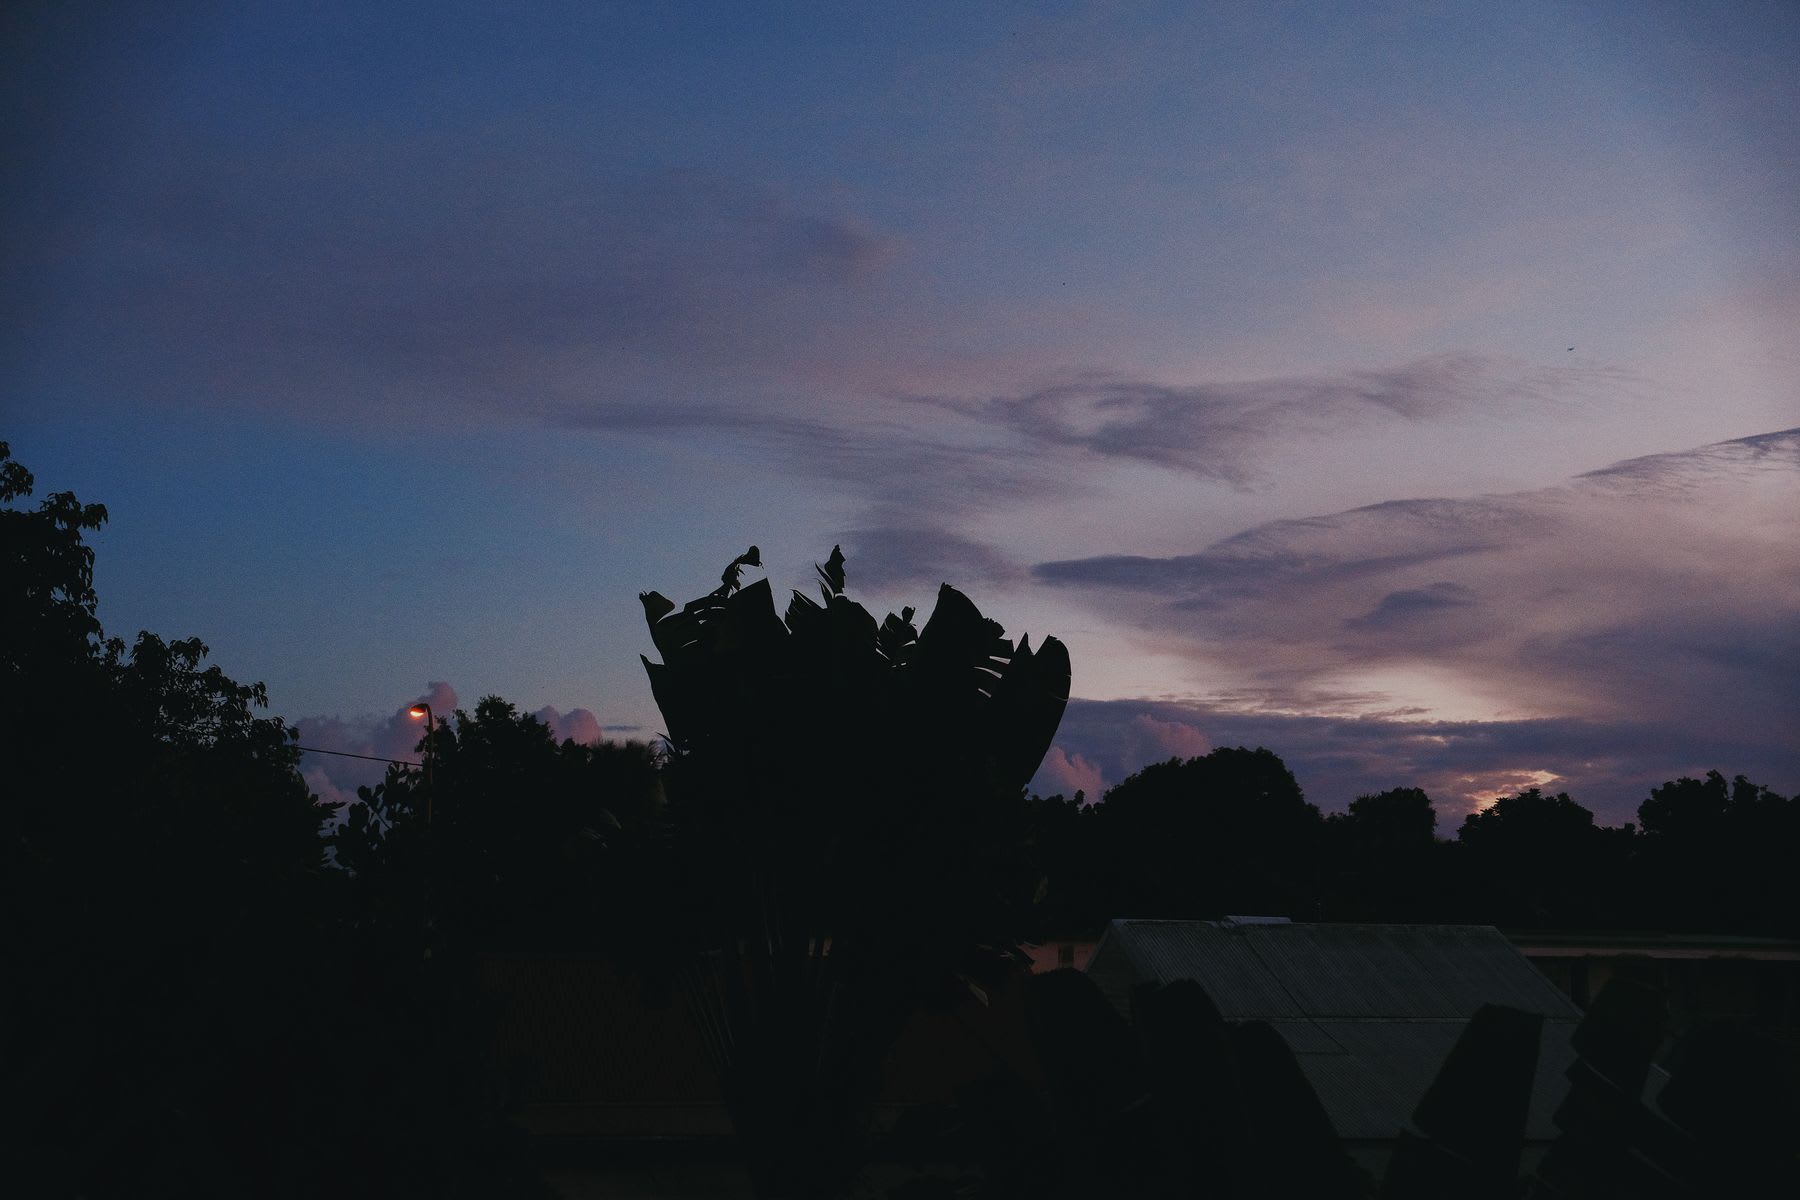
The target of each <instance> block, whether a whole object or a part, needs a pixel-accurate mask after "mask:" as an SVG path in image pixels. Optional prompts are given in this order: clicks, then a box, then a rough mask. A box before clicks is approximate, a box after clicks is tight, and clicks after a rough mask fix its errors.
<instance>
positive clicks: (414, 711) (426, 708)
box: [406, 701, 436, 825]
mask: <svg viewBox="0 0 1800 1200" xmlns="http://www.w3.org/2000/svg"><path fill="white" fill-rule="evenodd" d="M406 712H407V715H408V716H413V717H424V718H425V824H426V825H430V824H431V807H432V801H433V800H434V799H435V797H434V796H433V795H432V792H433V790H434V789H433V788H432V786H431V758H432V755H431V735H432V733H433V731H434V730H435V729H436V726H434V725H433V724H432V723H431V705H429V704H426V703H425V702H424V701H420V702H419V703H418V704H415V705H413V706H412V707H411V708H409V709H407V710H406Z"/></svg>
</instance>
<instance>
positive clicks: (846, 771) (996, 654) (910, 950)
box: [642, 547, 1069, 1195]
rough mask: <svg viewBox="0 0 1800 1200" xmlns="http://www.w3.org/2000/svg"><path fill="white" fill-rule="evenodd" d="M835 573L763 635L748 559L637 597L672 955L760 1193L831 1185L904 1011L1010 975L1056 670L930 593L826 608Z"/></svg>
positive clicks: (1055, 713) (1063, 693)
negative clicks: (918, 618)
mask: <svg viewBox="0 0 1800 1200" xmlns="http://www.w3.org/2000/svg"><path fill="white" fill-rule="evenodd" d="M844 562H845V560H844V556H843V554H842V552H841V551H840V550H838V549H835V548H834V549H833V551H832V554H831V558H830V560H829V561H828V562H827V563H826V564H825V565H823V566H821V567H819V568H818V573H819V580H820V585H819V595H820V599H819V600H817V601H815V600H813V599H812V598H810V597H808V596H805V595H803V594H801V593H799V592H796V593H794V596H793V599H792V600H791V602H790V603H789V605H788V607H787V611H786V615H785V619H784V618H783V617H782V616H781V615H778V614H777V612H776V610H775V606H774V602H773V598H772V595H771V592H770V589H769V585H768V582H767V581H766V580H762V581H758V582H756V583H754V584H751V585H749V586H747V587H746V586H742V585H741V573H742V570H743V568H745V567H747V566H759V565H760V556H759V554H758V552H757V550H756V548H755V547H751V549H750V550H749V551H748V552H747V553H746V554H744V555H741V556H740V557H739V558H737V559H735V560H734V561H733V562H732V563H731V564H730V565H729V566H728V567H727V568H726V570H725V572H724V574H723V577H722V579H721V582H720V586H719V587H718V588H716V589H715V590H713V591H712V592H710V593H708V594H707V595H705V596H702V597H700V598H699V599H697V600H694V601H692V602H691V603H689V604H687V605H685V606H684V607H681V608H679V609H678V608H676V606H675V605H674V604H673V603H672V602H670V601H669V600H667V599H665V598H663V597H662V596H661V595H659V594H657V593H655V592H649V593H646V594H645V595H644V596H643V598H642V599H643V604H644V611H645V615H646V617H647V619H648V621H649V624H650V634H651V638H652V640H653V641H654V642H655V645H656V648H657V650H658V651H659V652H660V653H661V655H662V659H663V661H662V662H660V663H657V662H652V661H651V660H649V659H648V658H646V659H645V660H644V663H645V667H646V670H647V671H648V672H649V675H650V682H651V687H652V689H653V691H654V693H655V696H656V701H657V704H658V706H659V707H660V708H661V710H662V713H663V716H664V719H665V720H666V721H667V722H668V734H669V739H670V745H671V748H672V758H671V761H670V764H669V772H668V787H669V800H670V816H671V821H672V826H671V840H672V844H673V846H674V847H675V848H676V853H675V855H674V856H673V857H672V859H671V863H672V865H674V864H678V868H677V869H678V871H679V874H678V875H672V878H671V881H670V882H671V883H672V884H673V887H672V890H671V891H670V892H669V893H665V895H666V896H667V900H666V905H667V907H666V909H665V913H666V916H667V919H668V920H669V922H670V930H669V940H670V944H671V946H672V947H674V948H677V949H679V950H682V951H685V952H690V953H697V954H699V955H701V956H702V957H701V958H700V960H699V961H700V962H701V963H702V964H703V967H702V969H700V970H699V971H698V972H697V973H696V974H694V975H693V976H691V977H690V989H689V991H690V995H691V996H692V997H693V1000H694V1002H695V1004H696V1008H697V1012H698V1015H699V1017H700V1019H701V1023H702V1027H703V1028H704V1029H706V1030H707V1031H709V1033H710V1034H711V1035H712V1037H711V1050H712V1052H713V1054H714V1057H715V1062H716V1065H717V1066H718V1068H719V1070H720V1073H721V1079H722V1082H723V1084H724V1086H725V1090H726V1096H727V1100H728V1103H729V1104H730V1106H731V1109H732V1114H733V1118H734V1121H735V1124H736V1127H737V1129H738V1132H739V1134H740V1137H741V1139H742V1141H743V1144H744V1146H745V1149H746V1152H747V1154H748V1155H749V1158H750V1165H751V1170H752V1177H753V1179H754V1180H755V1182H756V1185H757V1187H758V1189H759V1191H761V1192H762V1193H763V1194H769V1195H774V1194H790V1193H791V1194H801V1195H826V1194H832V1193H834V1192H836V1191H837V1190H838V1189H839V1188H841V1187H842V1186H843V1184H844V1183H845V1182H846V1180H847V1178H848V1176H849V1174H850V1173H851V1172H852V1171H853V1170H854V1168H855V1164H856V1155H857V1153H858V1150H859V1147H860V1140H861V1138H862V1137H863V1136H864V1132H865V1122H866V1114H867V1110H868V1105H869V1103H870V1102H871V1100H872V1097H873V1091H874V1088H875V1086H876V1084H877V1083H878V1081H879V1069H880V1064H881V1060H882V1058H883V1056H884V1055H885V1054H886V1053H887V1052H888V1050H889V1048H890V1047H891V1046H892V1045H893V1043H894V1041H895V1039H896V1038H897V1036H898V1034H899V1032H900V1029H901V1026H902V1025H903V1023H904V1022H905V1020H906V1018H907V1016H908V1015H909V1014H910V1013H911V1012H912V1011H913V1010H914V1009H915V1008H916V1007H917V1006H918V1005H919V1004H921V1003H928V1002H931V1001H932V1000H933V999H934V998H936V997H940V996H943V995H944V994H945V989H947V988H948V987H950V986H953V985H954V984H955V983H956V981H958V980H960V981H961V983H962V985H963V986H968V987H973V988H979V987H980V986H981V981H982V980H984V979H991V977H992V976H993V974H994V972H995V971H996V970H997V969H998V968H1000V967H1001V966H1003V964H1004V963H1005V962H1006V961H1007V960H1008V959H1014V958H1017V957H1019V949H1018V945H1017V942H1016V940H1015V939H1016V938H1017V937H1018V935H1019V932H1020V930H1021V927H1022V923H1023V921H1024V916H1023V911H1022V910H1023V909H1024V907H1025V906H1026V905H1027V904H1028V903H1029V899H1030V897H1031V894H1032V891H1033V888H1034V887H1035V883H1036V879H1035V877H1034V875H1033V874H1032V872H1031V870H1030V867H1029V863H1028V862H1027V860H1026V859H1025V856H1024V853H1023V846H1022V844H1021V843H1022V832H1023V828H1024V824H1023V820H1022V815H1023V805H1024V800H1023V789H1024V785H1025V783H1026V781H1027V780H1029V779H1030V778H1031V775H1032V773H1033V772H1034V771H1035V770H1036V769H1037V766H1038V763H1039V762H1040V761H1041V760H1042V758H1043V755H1044V753H1045V751H1046V750H1047V749H1048V748H1049V745H1050V741H1051V738H1052V737H1053V736H1054V735H1055V732H1056V727H1057V724H1058V722H1059V721H1060V719H1061V716H1062V711H1063V707H1064V705H1065V704H1066V702H1067V699H1068V688H1069V660H1068V654H1067V652H1066V651H1065V650H1064V649H1063V647H1062V644H1061V643H1060V642H1058V641H1057V640H1056V639H1055V638H1047V639H1045V640H1044V642H1043V644H1042V645H1041V646H1040V647H1039V648H1038V649H1037V650H1036V651H1035V652H1034V651H1033V650H1032V649H1031V647H1030V644H1029V641H1028V640H1026V639H1021V640H1020V641H1019V642H1018V643H1017V644H1016V645H1015V644H1014V643H1013V642H1011V641H1010V640H1008V639H1007V638H1006V637H1005V635H1004V631H1003V630H1002V629H1001V627H1000V626H999V625H998V624H997V623H995V622H993V621H990V620H988V619H986V618H985V617H983V616H982V615H981V613H980V611H979V610H978V609H977V608H976V607H975V605H974V604H973V603H971V602H970V601H969V600H968V598H967V597H965V596H964V595H963V594H962V593H961V592H958V591H957V590H956V589H954V588H952V587H950V586H948V585H945V586H944V587H942V588H941V589H939V592H938V597H937V604H936V607H935V609H934V610H933V612H932V615H931V617H930V619H929V620H928V621H927V622H926V624H925V627H924V628H923V629H922V630H920V629H917V628H916V627H915V626H914V625H913V620H912V618H913V610H912V609H910V608H909V609H905V610H903V611H902V612H901V613H899V614H897V615H896V614H892V613H890V614H888V616H887V618H886V619H885V620H883V621H881V622H879V623H878V622H876V620H875V619H874V618H873V617H872V616H871V615H870V614H869V612H868V611H867V610H866V609H864V608H863V607H862V606H861V605H859V604H857V603H855V602H854V601H852V600H850V599H849V598H848V597H847V596H846V595H845V594H844V585H845V575H844Z"/></svg>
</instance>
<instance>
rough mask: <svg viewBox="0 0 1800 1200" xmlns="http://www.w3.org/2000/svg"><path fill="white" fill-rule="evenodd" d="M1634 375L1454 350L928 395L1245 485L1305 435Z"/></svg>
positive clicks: (1025, 431)
mask: <svg viewBox="0 0 1800 1200" xmlns="http://www.w3.org/2000/svg"><path fill="white" fill-rule="evenodd" d="M1626 382H1628V377H1627V376H1625V375H1623V374H1621V373H1620V372H1617V371H1614V370H1611V369H1608V368H1602V367H1592V366H1570V367H1556V368H1544V367H1529V366H1526V365H1523V364H1519V363H1511V362H1507V361H1504V360H1499V359H1494V358H1490V357H1486V356H1482V355H1475V354H1444V355H1436V356H1433V357H1430V358H1423V359H1418V360H1416V361H1413V362H1407V363H1402V364H1399V365H1397V366H1393V367H1386V368H1382V369H1379V370H1357V371H1347V372H1343V373H1341V374H1336V375H1319V376H1307V377H1295V378H1277V379H1261V380H1250V381H1245V382H1239V383H1219V384H1198V385H1192V386H1173V385H1168V384H1159V383H1153V382H1149V381H1146V380H1139V379H1130V378H1122V377H1117V376H1104V375H1090V376H1082V377H1077V378H1073V379H1069V380H1065V381H1062V382H1058V383H1054V384H1051V385H1048V386H1044V387H1040V388H1036V389H1033V390H1030V391H1026V392H1021V393H1018V394H1014V395H1005V396H990V397H985V398H976V399H969V398H957V397H930V398H925V402H927V403H930V404H934V405H937V406H939V407H942V408H944V409H947V410H949V411H951V412H954V413H957V414H959V415H961V416H965V417H969V418H972V419H974V420H977V421H980V422H983V423H986V424H990V425H994V426H997V427H1000V428H1003V429H1006V430H1009V431H1011V432H1013V433H1015V434H1017V435H1018V436H1019V437H1020V438H1021V439H1023V440H1024V442H1025V443H1026V444H1028V445H1033V446H1038V447H1054V448H1060V449H1063V450H1069V451H1080V452H1083V453H1084V454H1086V455H1090V456H1093V457H1096V458H1100V459H1120V460H1129V461H1136V462H1143V463H1150V464H1153V465H1155V466H1160V467H1167V468H1169V469H1170V470H1174V471H1179V472H1183V473H1186V474H1191V475H1197V476H1200V477H1203V478H1209V479H1218V480H1223V481H1225V482H1228V483H1232V484H1236V485H1240V486H1242V485H1246V484H1249V483H1251V482H1252V481H1254V480H1255V479H1256V478H1257V477H1258V476H1259V474H1260V473H1261V472H1262V471H1263V469H1264V468H1265V467H1266V466H1267V464H1268V460H1269V459H1270V458H1271V457H1272V456H1274V455H1277V454H1279V453H1281V451H1282V450H1283V449H1284V448H1286V447H1290V446H1292V445H1293V444H1294V443H1295V442H1297V441H1305V440H1308V439H1314V438H1318V437H1322V436H1326V435H1330V434H1332V433H1337V432H1342V431H1344V430H1346V429H1352V428H1357V427H1360V426H1363V425H1366V424H1369V423H1371V422H1374V423H1392V422H1420V421H1427V420H1434V419H1441V418H1445V417H1449V416H1452V415H1456V414H1459V413H1466V412H1469V411H1471V410H1478V409H1489V408H1492V407H1494V406H1499V405H1505V406H1508V407H1512V408H1516V407H1518V406H1520V405H1532V406H1541V405H1546V404H1550V403H1553V402H1561V403H1567V402H1570V401H1573V400H1575V399H1577V398H1579V397H1581V396H1584V395H1586V394H1589V393H1592V392H1595V391H1603V390H1606V389H1609V388H1615V387H1617V386H1619V385H1621V384H1624V383H1626Z"/></svg>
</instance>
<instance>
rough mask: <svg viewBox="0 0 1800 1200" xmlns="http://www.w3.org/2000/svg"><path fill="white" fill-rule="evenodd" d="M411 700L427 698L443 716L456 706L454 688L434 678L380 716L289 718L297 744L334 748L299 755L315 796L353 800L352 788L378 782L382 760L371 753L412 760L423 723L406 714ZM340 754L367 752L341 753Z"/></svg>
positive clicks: (436, 713) (382, 771)
mask: <svg viewBox="0 0 1800 1200" xmlns="http://www.w3.org/2000/svg"><path fill="white" fill-rule="evenodd" d="M414 704H429V705H431V714H432V716H433V717H435V718H438V719H440V720H443V719H448V718H449V717H450V716H451V715H452V714H453V713H454V712H455V711H456V706H457V697H456V689H455V688H453V687H451V686H450V685H449V684H448V683H445V682H444V681H443V680H441V679H434V680H432V681H431V682H429V683H427V684H426V685H425V690H424V691H423V692H421V693H419V695H418V697H417V698H416V699H414V700H409V701H408V702H406V703H405V704H402V705H400V706H399V707H397V708H395V709H394V711H393V712H392V713H390V714H388V715H387V716H386V717H375V716H368V717H362V718H349V719H346V718H343V717H336V716H317V717H301V718H300V719H299V720H297V721H295V722H294V728H295V729H296V730H298V731H299V733H300V744H301V745H302V746H311V747H314V748H316V749H319V750H328V751H336V752H337V753H334V754H308V755H305V756H304V757H303V758H302V760H301V768H302V775H303V776H304V778H305V779H306V781H307V784H308V785H309V786H310V787H311V788H312V789H313V791H314V792H315V793H316V794H317V795H318V796H319V798H320V799H322V800H354V799H355V798H356V789H357V788H359V787H371V786H373V785H374V784H377V783H380V782H381V779H382V777H383V776H384V775H386V774H387V764H386V763H385V762H375V761H370V760H371V759H393V760H398V761H401V762H417V761H418V758H419V754H418V746H419V740H420V738H421V737H423V736H424V732H425V723H424V721H422V720H421V719H420V718H418V717H415V716H413V715H412V713H411V711H410V710H411V709H412V707H413V705H414ZM346 754H360V755H367V756H368V757H367V758H345V757H341V756H342V755H346Z"/></svg>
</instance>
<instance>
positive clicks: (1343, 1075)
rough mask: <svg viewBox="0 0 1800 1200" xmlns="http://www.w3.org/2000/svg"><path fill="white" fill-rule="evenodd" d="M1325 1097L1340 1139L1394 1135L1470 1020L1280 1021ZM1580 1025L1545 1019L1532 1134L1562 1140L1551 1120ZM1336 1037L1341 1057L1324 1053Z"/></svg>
mask: <svg viewBox="0 0 1800 1200" xmlns="http://www.w3.org/2000/svg"><path fill="white" fill-rule="evenodd" d="M1271 1024H1272V1025H1274V1027H1275V1029H1276V1030H1277V1031H1278V1032H1280V1034H1281V1036H1282V1037H1283V1038H1284V1039H1285V1040H1286V1041H1287V1043H1288V1046H1289V1047H1290V1048H1291V1049H1292V1050H1293V1051H1294V1055H1295V1057H1296V1058H1297V1059H1298V1060H1299V1062H1300V1069H1301V1070H1302V1071H1304V1072H1305V1073H1306V1077H1307V1079H1308V1080H1309V1081H1311V1083H1312V1085H1313V1090H1314V1091H1316V1092H1317V1093H1318V1094H1319V1102H1320V1103H1321V1104H1323V1105H1324V1106H1325V1111H1326V1112H1327V1113H1329V1114H1330V1116H1331V1123H1332V1126H1333V1127H1334V1128H1335V1129H1336V1130H1337V1131H1338V1136H1339V1137H1345V1138H1356V1139H1362V1140H1373V1139H1385V1138H1392V1137H1394V1136H1395V1135H1396V1134H1397V1133H1398V1132H1399V1131H1400V1129H1401V1127H1403V1126H1404V1125H1406V1124H1407V1123H1408V1122H1409V1121H1410V1120H1411V1119H1412V1113H1413V1109H1414V1108H1416V1107H1418V1103H1419V1101H1420V1099H1421V1098H1423V1097H1424V1095H1425V1090H1426V1088H1428V1087H1430V1086H1431V1081H1432V1080H1433V1079H1435V1078H1436V1077H1437V1073H1438V1070H1439V1068H1441V1067H1442V1066H1443V1065H1444V1060H1445V1059H1446V1058H1448V1057H1449V1055H1450V1048H1451V1047H1452V1046H1454V1045H1455V1044H1456V1039H1457V1038H1458V1037H1460V1036H1461V1035H1462V1031H1463V1029H1464V1027H1465V1025H1466V1024H1467V1022H1464V1021H1455V1020H1444V1021H1435V1020H1434V1021H1379V1020H1377V1021H1355V1020H1322V1021H1274V1022H1271ZM1574 1031H1575V1022H1573V1021H1563V1020H1554V1021H1545V1022H1544V1029H1543V1033H1542V1034H1541V1035H1540V1040H1539V1043H1538V1061H1537V1073H1536V1075H1535V1077H1534V1079H1533V1083H1532V1093H1531V1110H1530V1114H1529V1116H1528V1117H1527V1119H1526V1124H1525V1136H1526V1137H1527V1138H1530V1139H1533V1140H1538V1141H1549V1140H1550V1139H1552V1138H1554V1137H1555V1136H1556V1130H1555V1127H1554V1126H1553V1125H1552V1124H1551V1122H1550V1116H1551V1114H1552V1113H1553V1112H1555V1111H1556V1106H1557V1105H1558V1104H1560V1103H1561V1102H1562V1098H1563V1096H1564V1095H1565V1094H1566V1093H1567V1091H1568V1082H1567V1080H1566V1078H1565V1072H1567V1071H1568V1069H1569V1066H1570V1064H1571V1063H1573V1062H1574V1061H1575V1052H1574V1050H1573V1049H1572V1048H1571V1047H1570V1045H1569V1038H1570V1036H1571V1035H1572V1034H1573V1033H1574ZM1326 1039H1329V1040H1330V1041H1331V1042H1333V1043H1335V1044H1336V1046H1337V1049H1336V1050H1335V1051H1321V1050H1320V1049H1319V1047H1320V1046H1321V1044H1322V1043H1323V1042H1324V1041H1325V1040H1326Z"/></svg>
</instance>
